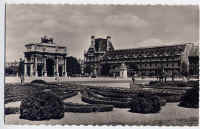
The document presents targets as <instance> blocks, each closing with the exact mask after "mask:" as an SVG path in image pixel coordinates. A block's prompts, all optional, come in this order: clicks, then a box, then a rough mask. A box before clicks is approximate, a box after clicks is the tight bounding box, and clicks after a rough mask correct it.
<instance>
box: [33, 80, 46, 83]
mask: <svg viewBox="0 0 200 129" xmlns="http://www.w3.org/2000/svg"><path fill="white" fill-rule="evenodd" d="M31 83H32V84H34V83H37V84H47V82H46V81H44V80H33V81H32V82H31Z"/></svg>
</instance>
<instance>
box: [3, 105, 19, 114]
mask: <svg viewBox="0 0 200 129" xmlns="http://www.w3.org/2000/svg"><path fill="white" fill-rule="evenodd" d="M4 112H5V115H9V114H18V113H19V108H18V107H7V108H5V111H4Z"/></svg>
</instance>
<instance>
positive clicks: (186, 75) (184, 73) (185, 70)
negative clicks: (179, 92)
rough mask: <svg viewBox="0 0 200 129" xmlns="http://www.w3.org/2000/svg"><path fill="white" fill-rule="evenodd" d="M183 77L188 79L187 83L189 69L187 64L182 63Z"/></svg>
mask: <svg viewBox="0 0 200 129" xmlns="http://www.w3.org/2000/svg"><path fill="white" fill-rule="evenodd" d="M181 75H182V76H183V77H184V78H186V79H187V81H188V80H189V68H188V64H187V63H186V62H182V63H181ZM184 78H183V79H184Z"/></svg>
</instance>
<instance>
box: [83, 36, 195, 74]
mask: <svg viewBox="0 0 200 129" xmlns="http://www.w3.org/2000/svg"><path fill="white" fill-rule="evenodd" d="M198 55H199V50H198V46H194V44H193V43H183V44H174V45H165V46H154V47H141V48H130V49H114V47H113V44H112V41H111V37H110V36H107V37H106V38H95V36H92V37H91V44H90V47H89V49H88V50H87V51H86V52H85V53H84V62H85V69H86V70H85V71H86V73H88V74H95V75H97V76H121V77H124V76H125V77H126V75H122V74H121V72H123V71H124V70H125V74H126V73H127V76H132V74H133V73H134V74H137V75H138V76H157V74H158V72H159V70H161V69H163V70H164V71H165V73H166V74H167V75H168V76H170V75H171V74H172V73H173V74H175V75H176V76H180V74H181V70H182V67H181V66H182V65H181V64H182V63H185V64H186V65H187V68H186V69H187V70H188V71H189V72H190V74H191V75H198V73H199V56H198Z"/></svg>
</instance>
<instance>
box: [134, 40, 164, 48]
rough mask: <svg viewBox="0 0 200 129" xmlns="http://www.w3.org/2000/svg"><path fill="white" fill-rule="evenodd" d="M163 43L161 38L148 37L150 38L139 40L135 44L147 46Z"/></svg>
mask: <svg viewBox="0 0 200 129" xmlns="http://www.w3.org/2000/svg"><path fill="white" fill-rule="evenodd" d="M163 44H164V41H162V40H161V39H157V38H150V39H146V40H144V41H141V42H137V43H136V46H137V47H147V46H160V45H163Z"/></svg>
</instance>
